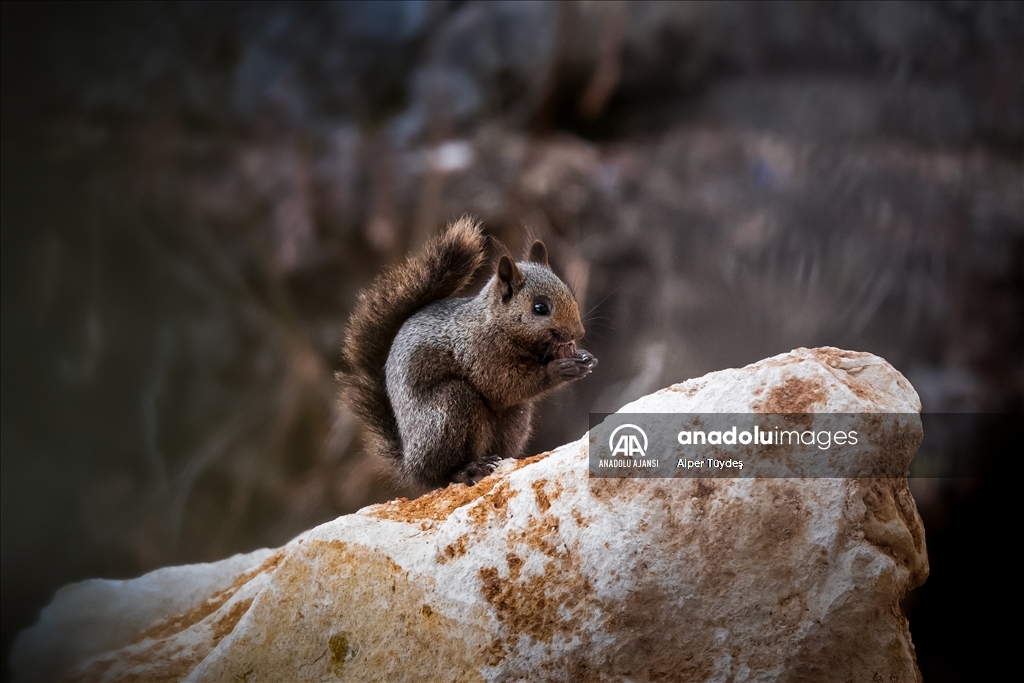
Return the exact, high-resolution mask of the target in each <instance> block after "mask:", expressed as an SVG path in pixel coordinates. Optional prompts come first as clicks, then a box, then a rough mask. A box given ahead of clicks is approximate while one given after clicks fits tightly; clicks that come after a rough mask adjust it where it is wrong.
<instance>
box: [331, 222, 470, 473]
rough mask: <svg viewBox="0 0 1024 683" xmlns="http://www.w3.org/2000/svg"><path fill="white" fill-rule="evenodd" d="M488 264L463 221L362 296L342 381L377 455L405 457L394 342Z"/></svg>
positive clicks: (352, 325) (346, 348)
mask: <svg viewBox="0 0 1024 683" xmlns="http://www.w3.org/2000/svg"><path fill="white" fill-rule="evenodd" d="M483 261H484V237H483V234H482V233H481V230H480V226H479V224H477V223H476V222H475V221H473V220H471V219H469V218H465V217H464V218H462V219H460V220H458V221H456V222H455V223H453V224H451V225H450V226H449V227H448V229H447V230H445V232H444V233H442V234H441V235H440V236H438V237H436V238H434V239H432V240H430V241H429V242H428V243H427V244H426V246H424V248H423V249H422V250H421V251H420V252H419V253H417V254H415V255H414V256H411V257H410V258H409V259H407V260H406V261H404V262H403V263H400V264H398V265H395V266H393V267H391V268H389V269H388V270H387V271H385V272H384V273H383V274H382V275H381V276H380V277H378V278H377V279H376V280H375V281H374V284H373V285H372V286H371V287H370V288H369V289H367V290H364V291H363V292H361V293H360V294H359V298H358V300H357V302H356V305H355V309H354V310H353V312H352V317H351V318H350V319H349V324H348V329H347V330H346V335H345V344H344V346H343V348H342V356H343V360H344V364H345V368H344V369H343V370H342V372H340V373H339V379H340V380H341V381H342V385H343V390H344V392H345V395H346V396H347V398H348V401H349V403H350V405H351V406H352V409H353V410H354V411H355V413H356V415H357V416H358V417H359V418H360V419H361V420H362V421H363V423H364V424H366V425H367V427H368V428H369V430H370V432H371V434H372V437H373V444H372V446H373V448H374V449H375V450H376V451H377V452H378V453H380V454H382V455H385V456H387V457H391V458H401V457H402V441H401V436H400V434H399V431H398V424H397V422H396V418H395V413H394V410H393V408H392V405H391V402H390V401H389V399H388V393H387V377H386V369H385V366H386V363H387V360H388V354H389V353H390V351H391V347H392V344H393V343H394V341H395V337H396V336H397V335H398V332H399V330H400V329H401V328H402V325H403V324H405V323H406V322H407V321H409V319H410V318H412V317H413V316H414V315H415V314H416V312H417V311H419V310H421V309H423V308H424V307H426V306H428V305H430V304H432V303H434V302H436V301H439V300H441V299H446V298H447V297H450V296H452V295H453V294H456V293H457V292H458V291H459V290H461V289H462V288H463V287H465V286H466V284H468V283H469V281H470V280H471V279H472V277H473V274H474V273H475V272H476V271H477V270H478V269H479V268H480V266H481V265H482V264H483Z"/></svg>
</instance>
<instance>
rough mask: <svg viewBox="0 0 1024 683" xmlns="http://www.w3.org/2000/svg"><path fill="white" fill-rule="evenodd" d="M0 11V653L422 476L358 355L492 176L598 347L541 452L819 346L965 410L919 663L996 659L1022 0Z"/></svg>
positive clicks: (1019, 154) (1022, 75) (512, 228)
mask: <svg viewBox="0 0 1024 683" xmlns="http://www.w3.org/2000/svg"><path fill="white" fill-rule="evenodd" d="M2 12H3V17H2V32H3V34H2V76H3V82H2V88H3V96H2V146H0V153H2V184H0V192H2V198H0V212H2V250H0V258H2V316H3V318H2V345H0V349H2V416H0V417H2V432H0V437H2V535H0V538H2V591H3V592H2V604H3V609H2V613H3V632H2V639H3V652H4V658H5V660H6V655H7V652H8V649H9V647H10V643H11V640H12V639H13V637H14V636H15V635H16V633H17V632H18V631H19V630H21V629H22V628H25V627H27V626H28V625H30V624H31V623H32V622H33V621H34V619H35V618H36V615H37V613H38V610H39V609H40V608H41V607H42V606H43V605H44V604H45V603H46V602H47V601H48V600H49V599H50V597H51V596H52V594H53V592H54V590H55V589H56V588H58V587H59V586H61V585H63V584H65V583H68V582H71V581H75V580H80V579H83V578H86V577H94V576H102V577H109V578H120V577H131V576H136V575H138V574H141V573H143V572H146V571H149V570H152V569H154V568H157V567H160V566H164V565H168V564H180V563H188V562H201V561H209V560H215V559H218V558H223V557H225V556H228V555H230V554H233V553H236V552H240V551H246V550H250V549H254V548H257V547H263V546H276V545H280V544H283V543H285V542H286V541H288V540H289V539H290V538H291V537H293V536H294V535H295V534H297V533H299V532H301V531H303V530H305V529H307V528H309V527H312V526H313V525H316V524H318V523H320V522H323V521H326V520H329V519H332V518H334V517H336V516H338V515H341V514H345V513H349V512H353V511H355V510H357V509H358V508H360V507H363V506H365V505H368V504H371V503H375V502H379V501H383V500H387V499H389V498H392V497H395V496H398V495H410V494H411V493H414V492H411V491H407V490H401V489H399V488H396V487H395V486H394V485H393V483H391V482H390V481H389V479H388V477H387V474H386V472H385V471H384V470H383V469H382V467H381V463H378V462H376V461H372V460H370V459H368V458H367V457H365V456H364V455H363V453H362V449H361V435H360V432H359V430H358V427H357V425H356V424H355V423H354V421H353V418H352V415H351V414H350V413H349V411H348V410H347V409H346V408H345V407H344V406H342V405H339V404H338V402H337V400H336V393H337V386H336V384H335V380H334V378H333V373H334V371H336V370H337V369H338V367H339V360H340V353H339V347H340V343H341V340H342V336H343V331H344V325H345V321H346V318H347V315H348V313H349V311H350V309H351V307H352V303H353V300H354V297H355V294H356V292H357V291H358V290H359V288H361V287H364V286H366V285H367V284H368V283H369V282H370V281H371V279H372V278H373V277H374V275H375V274H376V273H378V272H379V271H380V270H381V268H382V267H384V266H385V265H387V264H388V263H391V262H394V261H395V260H397V259H400V258H402V257H403V256H404V255H405V254H406V253H407V251H408V250H410V249H415V248H417V247H418V245H420V244H421V243H422V242H423V241H424V240H425V239H426V238H428V237H429V236H430V235H432V234H435V233H436V232H437V231H438V230H439V229H440V227H441V226H443V225H444V224H445V223H446V222H447V221H448V220H450V219H452V218H454V217H458V216H460V215H462V214H463V213H469V214H472V215H474V216H477V217H479V218H480V219H481V220H482V221H483V222H484V224H485V226H486V231H487V233H488V234H489V235H491V236H493V237H495V238H497V239H499V240H501V241H502V242H504V243H505V244H506V245H508V246H509V247H510V248H511V249H513V250H514V251H518V250H519V249H521V248H522V247H523V246H524V244H525V240H526V231H527V229H528V230H532V231H533V232H534V233H535V234H537V235H539V236H540V237H541V238H543V239H544V240H545V241H546V242H547V244H548V246H549V249H550V251H551V254H552V261H553V264H554V266H555V268H556V270H557V271H558V272H559V273H561V274H562V275H563V277H564V279H566V280H567V281H568V282H570V283H572V284H573V285H574V286H575V287H576V290H577V292H578V293H579V298H580V303H581V309H582V310H584V311H587V312H588V318H587V321H586V325H587V330H588V334H587V341H586V347H587V348H588V349H589V350H591V351H592V352H594V354H595V355H596V356H598V357H599V358H600V360H601V365H600V367H599V368H598V369H597V371H596V372H595V373H594V374H593V375H592V376H591V377H589V378H587V379H586V380H584V381H582V382H579V383H576V384H573V385H571V386H570V387H569V388H568V389H566V390H564V391H562V392H561V393H559V394H557V395H556V396H553V397H551V398H549V399H547V400H546V405H545V407H544V409H542V410H541V411H540V424H539V425H538V429H537V435H536V437H535V439H534V441H533V444H532V447H531V451H533V452H539V451H541V450H544V449H548V448H551V447H553V446H556V445H558V444H560V443H563V442H565V441H567V440H570V439H574V438H577V437H578V436H580V434H582V433H583V432H584V431H585V430H586V427H587V415H588V413H589V412H592V411H593V412H600V411H612V410H615V409H616V408H617V407H619V406H621V405H622V404H623V403H625V402H627V401H629V400H632V399H634V398H637V397H639V396H641V395H643V394H645V393H648V392H651V391H653V390H656V389H658V388H661V387H663V386H666V385H668V384H671V383H675V382H680V381H683V380H685V379H687V378H689V377H694V376H699V375H702V374H704V373H707V372H709V371H713V370H717V369H722V368H727V367H737V366H742V365H745V364H747V363H751V362H754V361H757V360H759V359H762V358H765V357H767V356H770V355H774V354H777V353H781V352H785V351H788V350H790V349H792V348H794V347H799V346H807V347H812V346H818V345H834V346H839V347H843V348H847V349H853V350H859V351H870V352H873V353H876V354H879V355H881V356H883V357H885V358H886V359H887V360H889V361H890V362H891V363H892V364H893V365H895V366H896V367H897V368H898V369H899V370H901V371H902V372H903V373H904V374H905V375H907V377H908V378H909V379H910V380H911V381H912V382H913V384H914V385H915V387H916V388H917V390H918V392H919V393H920V394H921V398H922V401H923V403H924V406H925V410H926V411H931V412H936V413H941V412H966V413H972V414H974V415H976V416H977V418H976V420H974V422H973V423H972V425H973V427H970V428H967V429H966V431H965V430H960V431H959V432H958V433H956V434H953V435H952V436H950V435H949V434H947V435H946V437H947V438H946V440H947V441H948V442H949V443H954V442H955V444H956V448H955V451H956V456H955V459H956V460H957V464H956V467H957V468H959V469H957V470H956V473H957V474H958V475H964V476H963V477H958V478H954V477H953V476H952V475H953V474H954V472H953V469H951V468H953V465H952V464H950V463H949V462H948V461H949V459H948V458H947V459H946V460H943V459H942V458H938V459H936V460H934V461H933V465H932V467H931V469H930V470H929V474H930V475H931V476H932V477H934V478H931V479H915V480H914V481H913V482H912V483H913V489H914V493H915V497H916V498H917V501H918V504H919V506H920V509H921V513H922V516H923V517H924V520H925V524H926V527H927V534H928V545H929V551H930V556H931V563H932V576H931V578H930V579H929V580H928V582H927V583H926V584H925V586H923V587H922V588H920V589H918V590H917V591H915V592H914V593H912V594H911V595H910V596H909V597H908V599H907V601H906V604H905V607H906V610H907V612H908V614H909V617H910V624H911V631H912V633H913V637H914V642H915V644H916V646H917V652H918V657H919V663H920V667H921V669H922V672H923V673H924V677H925V680H928V681H944V680H959V679H961V678H963V677H965V676H966V675H967V672H968V671H970V672H972V673H974V674H977V670H978V669H977V667H978V660H977V658H978V656H979V655H978V654H977V653H978V652H979V651H980V650H981V649H982V648H983V646H985V643H986V642H987V641H986V640H985V639H987V638H988V637H989V636H990V633H989V632H988V630H987V629H985V628H983V627H984V625H985V624H986V623H987V619H988V615H989V614H990V613H992V612H993V611H994V610H995V609H996V607H995V605H996V604H997V603H998V602H999V601H1000V600H1002V599H1003V598H1002V596H1003V595H1004V594H1005V592H1006V591H1007V590H1009V588H1008V585H1009V583H1007V585H1006V586H1000V585H999V581H1000V580H1001V579H1002V578H1005V579H1006V580H1007V582H1009V580H1010V578H1011V577H1010V576H1009V569H1008V567H1009V566H1010V564H1009V561H1008V560H1006V561H1005V562H1004V561H1003V560H1002V555H1000V553H1001V552H1005V551H1001V550H999V548H1005V547H1007V546H1006V544H1005V541H1004V542H1003V543H999V542H998V541H996V540H995V539H998V538H999V537H1000V536H1001V535H1003V534H1004V533H1010V531H1009V527H1008V524H1009V523H1010V521H1012V520H1014V519H1016V518H1019V514H1017V515H1012V516H1005V515H1004V513H1003V510H1002V509H1001V507H1000V506H1001V505H1003V504H1005V498H1003V497H1002V496H1003V492H1004V491H1006V492H1007V494H1008V490H1007V489H1008V485H1007V484H1005V480H1006V478H1005V477H995V476H992V475H993V473H994V472H995V470H996V468H997V467H998V466H999V464H1000V463H1001V462H1003V461H1004V460H1006V459H1007V455H1006V453H1007V449H1006V448H1004V447H1003V443H1004V441H1002V440H1001V439H1003V438H1004V437H1005V435H1006V434H1007V433H1008V430H1012V429H1014V428H1017V426H1019V414H1020V412H1021V407H1022V388H1024V338H1022V320H1024V282H1022V280H1024V4H1022V3H1020V2H908V3H870V2H831V3H825V2H775V3H758V2H751V3H747V2H731V3H714V4H712V3H671V4H670V3H626V2H581V1H563V2H493V3H485V2H454V1H449V2H445V1H438V2H424V1H410V2H394V1H382V2H346V3H316V4H304V3H272V2H265V3H132V4H127V3H125V4H102V3H89V4H86V3H83V4H42V3H33V4H11V3H4V4H3V5H2ZM1015 420H1016V422H1014V421H1015ZM947 445H948V444H947ZM940 446H941V444H940ZM947 450H948V449H947ZM975 648H977V649H975ZM972 650H973V652H972ZM4 677H5V679H6V677H7V672H6V667H5V671H4Z"/></svg>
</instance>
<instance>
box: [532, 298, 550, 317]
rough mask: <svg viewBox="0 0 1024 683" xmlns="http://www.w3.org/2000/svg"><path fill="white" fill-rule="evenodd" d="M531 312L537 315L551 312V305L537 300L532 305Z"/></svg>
mask: <svg viewBox="0 0 1024 683" xmlns="http://www.w3.org/2000/svg"><path fill="white" fill-rule="evenodd" d="M533 312H534V313H536V314H537V315H547V314H548V313H550V312H551V307H550V306H548V305H547V304H546V303H545V302H543V301H538V302H537V303H535V304H534V305H533Z"/></svg>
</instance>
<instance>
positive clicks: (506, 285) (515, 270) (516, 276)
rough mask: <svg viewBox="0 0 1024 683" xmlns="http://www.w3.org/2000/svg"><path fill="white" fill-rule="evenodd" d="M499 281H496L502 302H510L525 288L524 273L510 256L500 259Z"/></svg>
mask: <svg viewBox="0 0 1024 683" xmlns="http://www.w3.org/2000/svg"><path fill="white" fill-rule="evenodd" d="M497 272H498V279H497V280H495V281H494V284H495V286H497V288H498V292H499V293H500V294H501V300H502V301H508V300H509V299H511V298H512V295H513V294H515V293H516V291H517V290H518V289H519V288H520V287H522V286H523V272H522V271H521V270H519V266H517V265H516V262H515V261H513V260H512V259H511V257H509V256H507V255H506V256H502V257H501V258H500V259H498V268H497Z"/></svg>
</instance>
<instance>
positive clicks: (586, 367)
mask: <svg viewBox="0 0 1024 683" xmlns="http://www.w3.org/2000/svg"><path fill="white" fill-rule="evenodd" d="M552 362H553V363H554V364H555V370H556V372H557V373H558V376H559V377H562V378H564V379H567V380H573V379H580V378H581V377H586V376H587V375H589V374H590V373H591V372H593V370H594V367H595V366H596V365H597V358H595V357H594V356H593V355H592V354H591V353H590V352H589V351H584V350H583V349H580V350H579V351H577V352H576V353H575V354H574V355H573V356H572V357H571V358H556V359H555V360H554V361H552Z"/></svg>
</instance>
